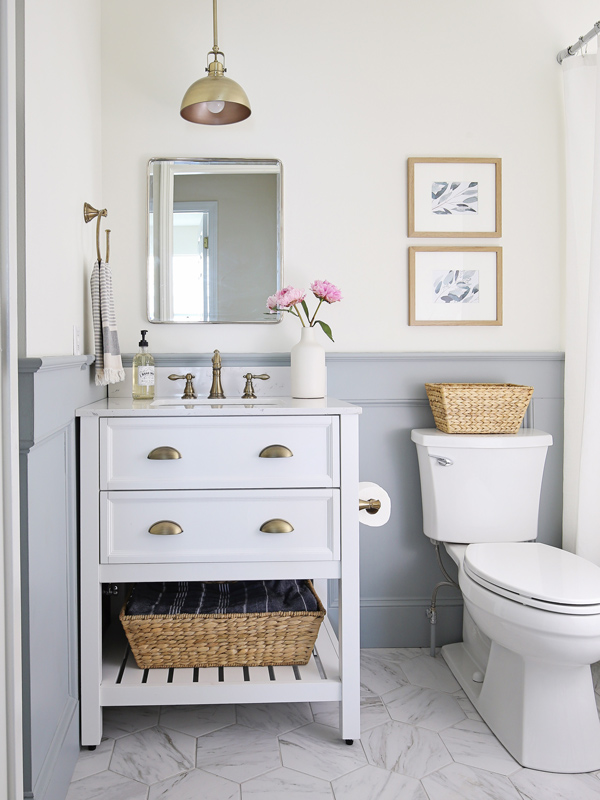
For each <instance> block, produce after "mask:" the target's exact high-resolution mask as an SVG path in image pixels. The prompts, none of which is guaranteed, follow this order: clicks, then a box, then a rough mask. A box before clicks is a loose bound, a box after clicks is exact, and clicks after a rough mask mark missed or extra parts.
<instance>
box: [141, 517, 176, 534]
mask: <svg viewBox="0 0 600 800" xmlns="http://www.w3.org/2000/svg"><path fill="white" fill-rule="evenodd" d="M148 533H154V534H155V535H156V536H176V535H177V534H178V533H183V528H182V527H181V525H178V524H177V523H176V522H172V521H171V520H170V519H161V520H159V522H155V523H154V525H151V526H150V527H149V528H148Z"/></svg>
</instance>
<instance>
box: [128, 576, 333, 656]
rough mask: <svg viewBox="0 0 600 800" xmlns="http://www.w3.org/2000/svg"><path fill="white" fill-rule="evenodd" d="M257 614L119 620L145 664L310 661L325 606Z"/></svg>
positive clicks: (134, 653)
mask: <svg viewBox="0 0 600 800" xmlns="http://www.w3.org/2000/svg"><path fill="white" fill-rule="evenodd" d="M307 585H308V587H309V588H310V590H311V592H312V593H313V594H314V596H315V598H316V600H317V606H318V611H308V612H305V611H277V612H273V613H269V612H267V613H258V614H175V615H166V614H147V615H144V614H140V615H129V614H126V613H125V608H126V606H127V603H125V605H124V606H123V608H122V609H121V613H120V615H119V619H120V620H121V624H122V625H123V628H124V630H125V633H126V635H127V639H128V640H129V645H130V647H131V651H132V653H133V655H134V657H135V660H136V663H137V665H138V667H140V668H141V669H156V668H161V669H166V668H171V667H266V666H291V665H293V664H307V663H308V661H309V659H310V655H311V652H312V649H313V647H314V644H315V641H316V639H317V635H318V633H319V628H320V626H321V622H322V621H323V618H324V616H325V609H324V608H323V605H322V603H321V601H320V599H319V597H318V595H317V594H316V592H315V590H314V588H313V585H312V583H311V582H310V581H307Z"/></svg>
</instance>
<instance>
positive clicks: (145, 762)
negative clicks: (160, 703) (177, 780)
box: [110, 727, 196, 784]
mask: <svg viewBox="0 0 600 800" xmlns="http://www.w3.org/2000/svg"><path fill="white" fill-rule="evenodd" d="M195 755H196V740H195V739H194V737H192V736H188V735H187V734H186V733H180V732H179V731H172V730H169V729H168V728H159V727H155V728H148V729H147V730H144V731H139V732H138V733H132V734H130V735H129V736H123V738H121V739H117V741H116V742H115V749H114V751H113V755H112V758H111V760H110V769H111V770H112V771H113V772H118V773H119V774H120V775H125V777H127V778H132V779H133V780H137V781H140V782H141V783H146V784H152V783H158V781H162V780H165V779H166V778H170V777H172V776H175V775H179V774H181V773H183V772H188V770H190V769H192V767H193V766H194V763H195Z"/></svg>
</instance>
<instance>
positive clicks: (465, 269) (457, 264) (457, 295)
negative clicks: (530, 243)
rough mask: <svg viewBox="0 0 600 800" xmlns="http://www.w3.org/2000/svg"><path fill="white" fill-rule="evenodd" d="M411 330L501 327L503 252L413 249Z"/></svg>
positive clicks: (410, 253) (493, 249)
mask: <svg viewBox="0 0 600 800" xmlns="http://www.w3.org/2000/svg"><path fill="white" fill-rule="evenodd" d="M408 298H409V299H408V324H409V325H502V248H501V247H460V246H459V247H425V246H424V247H409V248H408Z"/></svg>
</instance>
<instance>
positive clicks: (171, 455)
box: [148, 447, 181, 461]
mask: <svg viewBox="0 0 600 800" xmlns="http://www.w3.org/2000/svg"><path fill="white" fill-rule="evenodd" d="M148 458H149V459H151V460H152V461H170V460H172V459H177V458H181V453H180V452H179V450H176V449H175V448H174V447H155V448H154V450H151V451H150V452H149V453H148Z"/></svg>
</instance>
